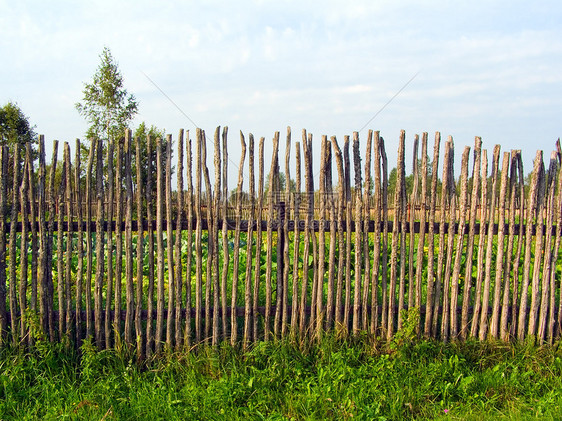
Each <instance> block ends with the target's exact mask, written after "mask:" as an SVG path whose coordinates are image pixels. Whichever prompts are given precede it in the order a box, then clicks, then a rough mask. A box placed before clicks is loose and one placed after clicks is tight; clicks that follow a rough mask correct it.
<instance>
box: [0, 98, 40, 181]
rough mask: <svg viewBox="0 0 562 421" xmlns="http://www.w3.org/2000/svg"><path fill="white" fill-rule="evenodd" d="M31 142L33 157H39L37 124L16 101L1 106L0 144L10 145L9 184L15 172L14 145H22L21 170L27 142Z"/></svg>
mask: <svg viewBox="0 0 562 421" xmlns="http://www.w3.org/2000/svg"><path fill="white" fill-rule="evenodd" d="M28 142H29V143H31V147H32V153H33V158H36V157H37V146H36V145H37V134H36V133H35V126H32V125H31V124H30V123H29V118H28V117H27V116H26V115H25V114H24V113H23V111H22V110H21V108H20V107H19V106H18V105H17V104H16V103H14V102H8V103H7V104H6V105H4V106H3V107H2V108H0V145H1V146H8V148H9V151H10V153H9V154H8V185H9V186H11V185H12V179H13V173H14V145H16V144H18V145H19V146H20V159H19V164H20V171H21V164H22V162H24V160H25V144H26V143H28Z"/></svg>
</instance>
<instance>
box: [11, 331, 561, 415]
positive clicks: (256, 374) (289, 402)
mask: <svg viewBox="0 0 562 421" xmlns="http://www.w3.org/2000/svg"><path fill="white" fill-rule="evenodd" d="M560 391H562V350H560V349H559V347H558V345H556V346H551V347H536V346H531V345H526V344H506V343H503V342H502V343H500V342H465V343H449V344H444V343H439V342H434V341H422V342H420V341H416V340H414V339H413V338H412V337H411V336H410V335H408V334H404V335H402V336H399V339H397V340H395V341H393V342H391V343H380V342H378V343H373V342H372V340H371V339H370V338H368V337H356V338H351V339H347V340H342V339H338V338H336V337H334V336H325V337H324V339H323V340H322V342H321V343H313V342H301V343H297V342H294V341H289V340H286V341H280V342H279V341H278V342H269V343H263V342H259V343H256V344H255V345H254V346H253V348H252V349H250V350H249V351H246V352H242V351H241V350H240V349H237V348H233V347H231V346H227V345H224V346H221V347H218V348H210V347H204V346H200V347H198V348H197V350H195V351H192V352H189V353H187V352H184V353H171V352H170V353H163V354H161V355H159V356H157V357H154V358H152V359H150V360H147V361H137V360H136V359H135V357H134V355H133V354H132V353H129V352H128V351H127V350H126V349H116V350H109V351H108V350H104V351H98V350H96V349H95V347H94V346H92V345H91V344H90V343H89V342H86V343H85V344H84V345H83V346H82V348H81V349H80V351H79V352H75V351H72V350H71V349H70V348H67V347H64V346H63V345H60V344H50V343H47V342H43V341H41V340H38V341H37V342H36V344H35V346H34V348H33V349H32V350H27V351H22V350H19V349H14V348H12V349H3V350H1V351H0V419H3V420H7V419H97V420H100V419H104V420H117V419H166V420H173V419H178V420H179V419H182V420H185V419H295V420H300V419H380V420H385V419H490V418H492V419H525V418H529V419H531V418H535V417H541V418H544V419H560V418H561V417H562V395H561V394H560Z"/></svg>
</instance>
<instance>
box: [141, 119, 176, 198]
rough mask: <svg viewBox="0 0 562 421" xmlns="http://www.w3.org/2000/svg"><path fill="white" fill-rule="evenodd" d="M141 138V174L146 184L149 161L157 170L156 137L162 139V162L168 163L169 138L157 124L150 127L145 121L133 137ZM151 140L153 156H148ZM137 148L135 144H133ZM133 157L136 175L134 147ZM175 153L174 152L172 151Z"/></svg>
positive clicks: (144, 184)
mask: <svg viewBox="0 0 562 421" xmlns="http://www.w3.org/2000/svg"><path fill="white" fill-rule="evenodd" d="M136 138H139V142H140V148H141V163H140V165H141V176H142V185H143V186H146V180H147V172H148V162H150V163H151V165H152V168H153V173H155V171H156V139H158V138H160V139H162V163H163V165H166V164H165V163H166V156H167V155H166V148H167V140H166V136H165V131H164V130H161V129H158V128H157V127H155V126H150V128H148V127H147V126H146V124H145V122H144V121H143V122H142V123H141V124H140V125H139V127H137V129H136V130H135V133H134V135H133V139H136ZM149 140H150V146H151V156H148V153H147V144H148V141H149ZM133 148H135V146H133ZM132 153H133V157H132V171H133V174H135V177H136V168H137V167H136V166H137V162H136V151H135V150H134V149H133V152H132ZM172 155H173V153H172ZM172 170H173V169H172ZM153 187H154V191H156V182H153Z"/></svg>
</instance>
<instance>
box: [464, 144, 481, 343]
mask: <svg viewBox="0 0 562 421" xmlns="http://www.w3.org/2000/svg"><path fill="white" fill-rule="evenodd" d="M481 155H482V139H481V138H479V137H476V138H475V139H474V162H473V167H472V194H471V197H470V216H469V227H468V236H467V245H466V263H465V271H464V287H463V298H462V312H461V328H460V338H461V339H463V340H464V339H466V337H467V335H468V329H469V326H468V323H469V320H468V307H469V305H470V297H471V295H472V294H471V292H472V268H473V263H474V262H473V256H474V235H475V234H474V227H475V224H476V213H477V211H478V187H479V185H480V160H481Z"/></svg>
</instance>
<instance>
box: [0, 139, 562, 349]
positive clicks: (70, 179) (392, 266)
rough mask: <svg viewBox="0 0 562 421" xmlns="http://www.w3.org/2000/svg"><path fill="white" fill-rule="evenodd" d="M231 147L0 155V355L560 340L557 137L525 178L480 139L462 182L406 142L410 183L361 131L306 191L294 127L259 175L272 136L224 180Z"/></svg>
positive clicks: (161, 145) (517, 154)
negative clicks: (2, 351) (52, 346)
mask: <svg viewBox="0 0 562 421" xmlns="http://www.w3.org/2000/svg"><path fill="white" fill-rule="evenodd" d="M185 134H186V136H184V135H185ZM227 139H228V130H227V128H224V129H223V130H222V132H221V130H220V128H217V130H216V131H215V133H214V139H213V142H208V141H207V137H206V135H205V132H204V131H203V130H200V129H197V131H196V133H195V139H193V140H192V139H191V138H190V134H189V132H187V133H184V131H183V130H181V131H180V133H179V136H178V138H177V139H176V140H175V142H173V139H172V137H171V136H168V137H167V138H166V139H156V140H155V139H150V138H147V139H146V140H145V139H134V140H133V139H132V137H131V133H130V131H127V132H126V133H125V137H124V139H121V140H120V141H115V142H107V141H106V142H103V141H101V140H97V141H91V142H89V145H88V146H87V147H84V145H82V144H81V143H80V141H77V142H76V145H75V157H74V159H71V150H70V145H69V144H68V143H65V144H64V153H63V160H62V162H58V160H57V149H58V142H55V145H54V152H53V157H52V160H51V162H50V164H49V165H47V163H46V157H45V147H44V138H43V136H40V137H39V141H38V154H37V155H38V161H36V160H35V159H34V156H35V155H36V154H35V151H34V150H33V145H31V144H27V145H25V147H21V146H19V147H18V146H15V147H14V146H12V147H10V148H8V147H7V146H3V147H1V148H0V165H1V167H0V174H1V175H2V177H1V179H0V340H1V343H2V344H3V345H6V344H9V343H12V344H32V343H33V342H34V341H35V340H37V339H38V338H39V337H41V338H45V339H48V340H51V341H58V340H60V341H65V342H66V343H68V344H74V345H75V346H79V345H80V344H81V343H82V341H83V340H84V339H86V338H88V337H91V338H92V339H93V341H94V342H95V343H96V345H97V346H98V347H100V348H104V347H105V348H110V347H113V346H115V345H116V344H118V343H125V344H128V345H129V346H132V347H136V350H137V353H138V355H139V356H140V357H143V356H149V355H151V354H153V353H155V352H156V353H157V352H160V351H161V350H162V349H164V348H168V349H182V348H190V347H192V346H193V345H195V344H199V343H202V342H208V343H210V344H213V345H216V344H218V343H220V342H222V341H228V342H231V343H232V344H237V343H241V344H242V345H243V346H244V347H246V346H248V344H250V343H251V342H254V341H259V340H265V341H269V340H272V339H274V338H280V337H286V336H292V337H304V336H309V337H314V338H319V337H321V336H322V335H323V334H324V333H325V332H335V333H336V334H339V335H355V334H358V333H360V332H367V333H369V334H371V335H373V336H375V337H380V338H383V339H391V338H392V337H393V336H394V334H395V333H396V332H397V331H398V330H399V329H401V328H402V327H403V326H404V323H405V322H406V319H405V318H406V317H407V318H408V321H409V323H411V321H412V320H413V322H414V323H415V324H416V327H417V332H418V334H419V335H420V336H422V337H427V338H437V339H440V340H443V341H449V340H463V339H466V338H469V337H473V338H479V339H481V340H484V339H486V338H488V337H492V338H499V339H503V340H511V339H517V340H525V339H526V338H528V337H531V338H533V339H534V340H536V341H537V342H538V343H542V342H545V341H546V342H550V343H552V342H554V341H555V340H557V339H558V338H559V337H560V335H561V333H562V332H561V329H560V327H561V325H562V299H561V298H560V292H561V285H560V281H561V278H562V266H561V265H560V263H561V262H560V260H561V258H562V257H561V256H560V255H559V249H560V240H561V238H562V177H560V176H559V172H560V159H561V153H560V144H559V142H558V143H557V145H556V146H557V149H556V151H554V152H553V153H552V154H551V157H550V162H549V165H548V169H546V167H545V163H544V160H543V154H542V152H541V151H539V152H537V155H536V158H535V161H534V166H533V170H532V172H531V175H530V178H529V179H527V181H526V178H525V175H524V173H523V164H522V159H521V151H518V150H512V151H510V152H504V153H503V154H501V152H500V147H499V146H498V145H496V146H495V147H494V149H493V152H492V154H491V159H489V158H488V153H487V151H486V150H485V149H482V142H481V139H480V138H476V139H475V144H474V148H473V151H472V158H471V151H470V148H469V147H464V148H463V151H462V156H461V166H460V168H461V173H460V175H459V176H458V177H455V174H454V157H455V154H454V144H453V140H452V138H450V137H449V139H448V140H447V141H446V142H445V143H444V157H443V158H442V157H441V156H440V152H441V136H440V134H439V133H436V136H435V142H434V149H433V156H432V157H431V159H430V157H429V154H428V146H429V145H428V143H429V142H428V135H427V133H424V134H423V135H422V136H421V139H420V138H419V136H417V135H416V136H415V137H414V141H413V167H412V171H411V172H410V173H409V174H408V175H406V168H405V161H406V159H405V149H406V148H405V143H406V142H405V133H404V132H403V131H402V132H401V134H400V141H399V149H398V159H397V164H396V167H395V168H394V169H393V170H392V171H389V167H388V161H387V156H386V150H385V146H384V140H383V138H382V137H380V135H379V133H378V132H373V131H369V133H368V135H367V138H366V140H365V142H366V143H365V154H364V156H363V157H362V156H361V153H360V148H359V134H358V133H354V134H353V137H352V138H350V137H349V136H345V138H344V142H343V148H342V147H341V146H340V144H339V143H338V140H337V139H336V138H335V137H332V138H331V139H328V138H327V137H326V136H323V137H322V139H321V141H320V142H319V145H314V146H315V147H316V148H318V149H319V151H318V154H319V156H320V172H319V174H318V175H319V179H317V180H315V179H314V174H313V165H312V162H313V142H312V136H311V135H310V134H307V133H306V131H303V133H302V140H301V141H300V142H295V144H294V145H293V143H292V137H291V130H290V129H288V130H287V137H286V141H285V157H284V158H285V159H284V161H283V162H280V155H281V154H280V135H279V133H278V132H277V133H275V136H274V138H273V155H272V160H271V167H270V168H269V171H268V172H267V173H266V169H265V168H264V142H265V139H264V138H261V139H260V140H259V142H255V141H254V137H253V136H252V135H251V134H250V135H249V138H248V140H246V138H245V136H244V135H243V134H242V133H241V134H240V147H241V151H242V154H241V158H240V164H239V166H238V179H237V184H236V185H235V186H228V182H229V179H228V162H229V158H228V148H227V144H228V142H227ZM420 140H421V142H420ZM172 143H175V145H176V149H175V151H173V150H172ZM420 143H421V145H420ZM256 146H257V150H256ZM420 146H421V153H419V152H420V151H419V149H420ZM211 150H212V152H211ZM84 151H85V152H86V153H87V157H86V155H84V156H82V155H81V153H84ZM174 152H175V153H174ZM256 152H257V153H256ZM211 153H212V154H213V159H212V160H211ZM173 154H174V155H175V160H173V156H172V155H173ZM293 154H294V155H293ZM256 155H257V157H256ZM292 156H294V158H292ZM362 158H363V159H362ZM291 159H293V161H291ZM441 159H443V163H442V164H441V165H440V164H439V162H440V160H441ZM83 161H84V162H83ZM8 162H10V165H8ZM172 163H174V165H172ZM291 163H293V165H291ZM470 164H471V165H470ZM211 165H212V167H210V166H211ZM174 166H175V168H174ZM282 166H283V172H281V167H282ZM470 167H471V168H472V170H471V171H470ZM245 168H247V169H248V171H247V173H246V174H245V173H244V169H245ZM292 168H294V169H295V174H294V176H293V175H292V174H290V172H291V171H290V170H291V169H292ZM173 169H174V171H175V179H176V181H175V183H174V184H175V185H174V186H172V173H173V172H174V171H173ZM440 169H442V172H441V173H439V172H440V171H439V170H440ZM210 171H214V173H213V175H214V176H213V177H211V176H210ZM185 176H186V177H185ZM336 180H337V181H336ZM315 181H319V182H318V185H317V186H315V185H314V184H315ZM229 187H230V189H232V188H233V187H235V190H229ZM233 191H234V193H233ZM406 311H408V312H406ZM411 315H413V316H411Z"/></svg>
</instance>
